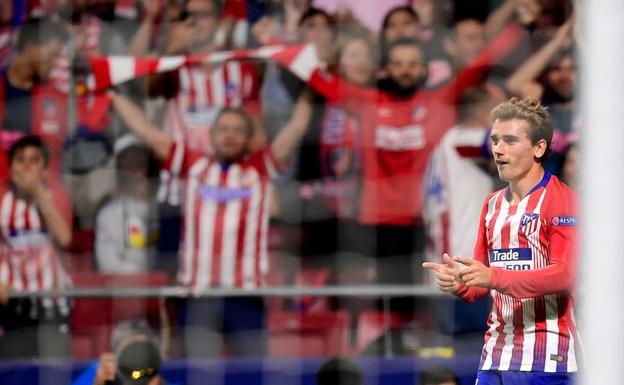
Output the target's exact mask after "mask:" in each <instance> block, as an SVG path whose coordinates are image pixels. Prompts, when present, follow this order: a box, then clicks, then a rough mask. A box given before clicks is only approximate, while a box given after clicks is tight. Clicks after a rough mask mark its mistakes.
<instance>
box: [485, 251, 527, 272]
mask: <svg viewBox="0 0 624 385" xmlns="http://www.w3.org/2000/svg"><path fill="white" fill-rule="evenodd" d="M489 260H490V266H495V267H500V268H503V269H507V270H531V269H532V268H533V252H532V251H531V249H529V248H511V249H493V250H490V253H489Z"/></svg>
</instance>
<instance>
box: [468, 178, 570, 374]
mask: <svg viewBox="0 0 624 385" xmlns="http://www.w3.org/2000/svg"><path fill="white" fill-rule="evenodd" d="M507 194H508V189H503V190H500V191H498V192H495V193H493V194H491V195H490V196H488V198H487V199H486V200H485V204H484V206H483V210H482V214H481V221H480V223H479V233H478V236H477V243H476V245H475V251H474V258H475V259H477V260H479V261H481V262H482V263H484V264H486V265H489V266H490V267H491V268H492V269H491V272H492V278H491V289H485V288H477V287H470V288H467V287H465V286H462V287H461V288H460V290H459V291H458V292H457V293H456V294H457V295H458V296H459V297H461V298H463V299H466V300H468V301H473V300H475V299H477V298H479V297H483V296H486V295H487V294H488V293H489V294H490V295H491V296H492V299H493V304H492V311H491V313H490V316H489V318H488V321H487V325H488V330H487V332H486V334H485V345H484V347H483V352H482V356H481V364H480V369H482V370H502V371H507V370H516V371H518V370H519V371H535V372H576V371H577V370H578V365H579V361H580V352H581V343H580V339H579V336H578V332H577V328H576V322H575V320H574V296H573V290H574V289H573V286H574V277H575V270H576V239H577V234H576V232H577V230H576V227H577V225H578V221H579V220H578V217H577V216H576V215H577V214H576V194H575V193H574V192H573V191H572V189H570V188H569V187H567V186H566V185H564V184H563V183H561V182H560V181H559V180H558V179H557V177H555V176H552V175H550V174H549V173H545V175H544V177H543V179H542V181H541V182H540V183H539V184H537V185H536V186H535V187H534V188H533V189H532V190H531V192H530V193H529V194H528V195H527V196H526V197H524V198H523V199H522V200H521V201H520V203H518V204H517V205H512V204H510V203H509V201H508V198H507Z"/></svg>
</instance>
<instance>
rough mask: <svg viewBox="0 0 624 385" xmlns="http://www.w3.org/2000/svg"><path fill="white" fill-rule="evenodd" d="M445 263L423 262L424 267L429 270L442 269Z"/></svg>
mask: <svg viewBox="0 0 624 385" xmlns="http://www.w3.org/2000/svg"><path fill="white" fill-rule="evenodd" d="M443 266H444V265H441V264H439V263H434V262H423V264H422V267H424V268H425V269H429V270H433V271H440V269H441V268H442V267H443Z"/></svg>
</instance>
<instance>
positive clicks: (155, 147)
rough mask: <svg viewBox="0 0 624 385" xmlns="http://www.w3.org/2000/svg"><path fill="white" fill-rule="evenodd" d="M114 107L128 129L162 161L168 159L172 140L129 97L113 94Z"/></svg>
mask: <svg viewBox="0 0 624 385" xmlns="http://www.w3.org/2000/svg"><path fill="white" fill-rule="evenodd" d="M112 98H113V106H114V107H115V110H116V111H117V113H119V116H121V119H122V120H123V121H124V123H125V124H126V125H127V126H128V128H129V129H130V130H131V131H132V132H133V133H134V134H136V135H137V136H138V137H139V138H141V139H142V140H143V141H145V143H147V145H148V146H149V147H150V148H151V149H152V151H154V153H155V154H156V155H157V156H158V157H159V158H161V159H164V158H166V157H167V154H168V153H169V150H170V149H171V145H172V140H171V138H169V136H168V135H167V134H166V133H165V132H164V131H162V130H161V129H159V128H158V127H156V126H155V125H154V124H152V122H151V121H150V120H149V119H148V118H147V116H145V114H144V113H143V111H141V110H140V109H139V107H138V106H137V105H136V104H134V103H133V102H132V101H131V100H130V99H129V98H128V97H126V96H124V95H121V94H119V93H117V92H113V93H112Z"/></svg>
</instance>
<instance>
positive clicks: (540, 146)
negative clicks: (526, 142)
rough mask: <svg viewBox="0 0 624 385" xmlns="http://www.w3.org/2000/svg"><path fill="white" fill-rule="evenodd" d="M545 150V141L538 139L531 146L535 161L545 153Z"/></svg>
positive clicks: (546, 144) (546, 145)
mask: <svg viewBox="0 0 624 385" xmlns="http://www.w3.org/2000/svg"><path fill="white" fill-rule="evenodd" d="M547 148H548V143H546V140H545V139H540V140H539V141H538V142H537V143H536V144H535V145H534V146H533V151H534V154H533V156H534V157H535V159H540V158H541V157H543V156H544V154H545V153H546V149H547Z"/></svg>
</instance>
